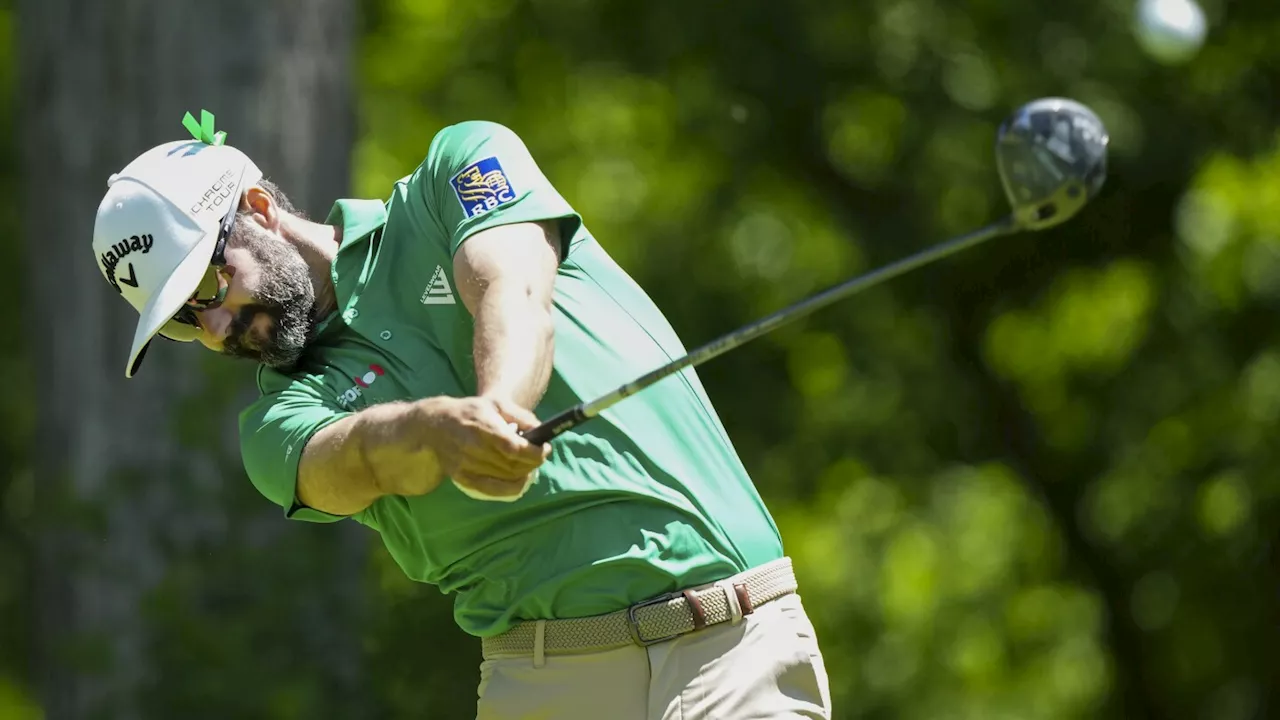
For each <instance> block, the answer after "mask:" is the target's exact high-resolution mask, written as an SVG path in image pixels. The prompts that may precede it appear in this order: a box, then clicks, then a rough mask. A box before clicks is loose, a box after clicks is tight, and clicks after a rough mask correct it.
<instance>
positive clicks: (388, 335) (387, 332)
mask: <svg viewBox="0 0 1280 720" xmlns="http://www.w3.org/2000/svg"><path fill="white" fill-rule="evenodd" d="M378 337H380V338H382V339H383V340H390V339H391V331H390V330H383V331H382V334H381V335H379V336H378Z"/></svg>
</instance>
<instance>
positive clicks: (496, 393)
mask: <svg viewBox="0 0 1280 720" xmlns="http://www.w3.org/2000/svg"><path fill="white" fill-rule="evenodd" d="M472 350H473V352H474V355H475V369H476V394H477V395H481V396H486V397H496V398H503V399H509V400H511V401H512V402H515V403H517V404H519V405H521V406H522V407H525V408H528V409H532V408H533V407H534V406H535V405H537V404H538V401H539V400H541V399H542V395H543V393H545V392H546V389H547V382H548V381H549V380H550V379H551V366H552V361H553V359H554V357H555V331H554V325H553V322H552V317H551V307H550V303H549V302H545V301H543V300H541V299H540V298H537V297H535V293H534V292H533V290H532V289H531V288H530V287H528V286H527V285H525V284H524V283H519V282H510V281H504V282H501V283H495V284H493V285H491V286H490V287H488V288H487V289H486V291H485V293H484V295H483V296H482V297H481V299H480V302H479V303H478V306H477V307H476V312H475V342H474V346H473V348H472Z"/></svg>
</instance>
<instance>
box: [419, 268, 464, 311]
mask: <svg viewBox="0 0 1280 720" xmlns="http://www.w3.org/2000/svg"><path fill="white" fill-rule="evenodd" d="M457 302H458V301H457V300H455V299H454V297H453V288H452V287H450V286H449V278H448V276H447V275H445V274H444V268H443V267H441V266H439V265H437V266H436V271H435V272H434V273H432V274H431V282H429V283H427V289H426V290H423V291H422V304H423V305H455V304H457Z"/></svg>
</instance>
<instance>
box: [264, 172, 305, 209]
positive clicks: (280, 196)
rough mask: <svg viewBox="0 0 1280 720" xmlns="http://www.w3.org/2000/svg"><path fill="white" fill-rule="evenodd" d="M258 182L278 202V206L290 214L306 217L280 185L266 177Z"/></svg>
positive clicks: (273, 200) (272, 199)
mask: <svg viewBox="0 0 1280 720" xmlns="http://www.w3.org/2000/svg"><path fill="white" fill-rule="evenodd" d="M258 184H259V185H261V186H262V189H263V190H266V191H267V195H268V196H270V197H271V201H272V202H274V203H275V204H276V207H278V208H280V209H281V210H283V211H284V212H287V213H289V214H290V215H296V216H298V217H304V216H303V214H302V213H301V212H299V211H298V209H297V208H296V207H294V206H293V202H292V201H290V200H289V196H288V195H285V194H284V191H283V190H281V189H280V186H279V185H276V184H275V183H273V182H271V181H270V180H268V179H266V178H263V179H261V180H259V181H258Z"/></svg>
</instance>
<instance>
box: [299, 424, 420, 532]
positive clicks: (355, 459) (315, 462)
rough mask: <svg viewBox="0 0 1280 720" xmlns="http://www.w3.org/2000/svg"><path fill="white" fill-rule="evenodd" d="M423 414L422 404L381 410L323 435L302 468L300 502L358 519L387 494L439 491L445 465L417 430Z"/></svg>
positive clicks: (316, 439)
mask: <svg viewBox="0 0 1280 720" xmlns="http://www.w3.org/2000/svg"><path fill="white" fill-rule="evenodd" d="M422 412H423V408H422V403H386V404H382V405H375V406H373V407H370V408H367V409H365V410H362V411H360V412H359V413H356V414H355V415H350V416H348V417H345V418H343V419H342V420H339V421H338V422H336V423H334V424H332V425H329V426H328V427H325V428H324V429H322V430H320V431H319V432H317V433H316V434H315V435H314V436H313V437H312V439H311V441H310V442H308V443H307V446H306V448H305V449H304V450H303V454H302V459H301V461H300V463H299V466H298V483H297V490H296V495H297V499H298V501H299V502H300V503H302V504H303V505H306V506H307V507H310V508H314V509H316V510H320V511H322V512H327V513H330V514H333V515H352V514H354V513H357V512H360V511H361V510H364V509H365V508H367V507H369V506H370V505H372V504H373V503H374V502H375V501H377V499H378V498H380V497H383V496H385V495H401V494H423V493H426V492H430V491H431V490H433V489H435V487H436V486H437V485H439V484H440V480H441V472H440V463H439V461H438V459H437V457H436V454H435V452H434V451H433V450H432V448H431V447H429V446H428V445H427V444H426V443H425V442H423V441H422V440H421V438H422V437H423V435H422V433H421V432H415V431H414V425H415V424H420V422H421V420H420V417H419V415H420V413H422Z"/></svg>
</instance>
